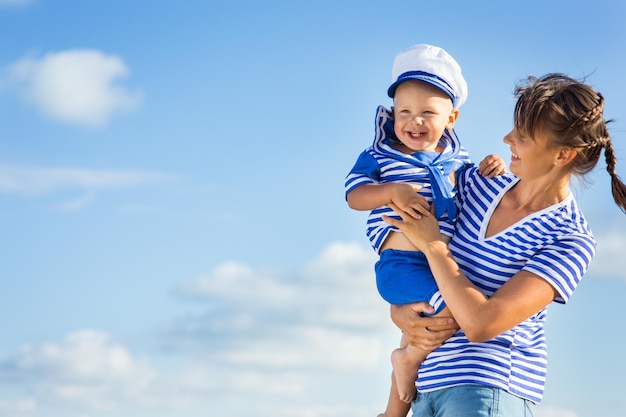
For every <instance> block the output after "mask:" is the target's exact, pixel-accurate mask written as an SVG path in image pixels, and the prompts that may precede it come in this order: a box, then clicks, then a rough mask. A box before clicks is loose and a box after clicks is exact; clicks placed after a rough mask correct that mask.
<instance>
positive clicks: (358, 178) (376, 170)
mask: <svg viewBox="0 0 626 417" xmlns="http://www.w3.org/2000/svg"><path fill="white" fill-rule="evenodd" d="M379 180H380V167H379V166H378V162H377V161H376V158H374V157H373V156H372V155H371V154H370V153H369V152H367V151H363V152H362V153H361V155H359V158H358V159H357V160H356V163H355V164H354V167H352V169H351V170H350V173H349V174H348V176H347V177H346V181H345V192H346V197H347V196H348V193H350V191H352V190H353V189H355V188H356V187H359V186H361V185H363V184H376V183H378V182H379Z"/></svg>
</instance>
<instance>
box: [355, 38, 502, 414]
mask: <svg viewBox="0 0 626 417" xmlns="http://www.w3.org/2000/svg"><path fill="white" fill-rule="evenodd" d="M392 80H393V84H391V86H390V87H389V89H388V92H387V93H388V95H389V97H391V98H393V102H394V105H393V107H392V108H391V111H389V110H387V109H386V108H385V107H383V106H379V107H378V109H377V113H376V120H375V132H376V134H375V138H374V143H373V144H372V146H370V147H369V148H367V149H366V150H365V151H363V152H362V153H361V155H360V156H359V158H358V159H357V161H356V163H355V165H354V167H353V168H352V170H351V171H350V173H349V174H348V176H347V177H346V181H345V189H346V199H347V201H348V205H349V206H350V207H351V208H352V209H355V210H371V212H370V215H369V218H368V221H367V236H368V238H369V239H370V242H371V244H372V247H373V248H374V250H376V252H377V253H379V254H380V258H379V260H378V262H377V263H376V266H375V270H376V285H377V288H378V291H379V293H380V294H381V296H382V297H383V298H384V299H385V300H386V301H388V302H389V303H391V304H396V305H404V304H409V303H414V302H419V301H426V302H428V303H429V304H430V305H431V306H433V307H434V309H435V312H434V313H433V315H439V316H443V317H446V316H447V317H451V316H452V315H451V313H450V312H449V310H448V309H447V308H446V306H445V303H444V302H443V299H442V297H441V295H440V293H439V291H438V289H437V285H436V283H435V280H434V278H433V276H432V274H431V272H430V269H429V267H428V264H427V262H426V259H425V257H424V255H423V254H422V253H421V252H419V251H418V250H417V249H416V248H415V247H414V246H413V245H412V244H411V242H410V241H409V240H408V239H407V238H406V237H405V236H404V235H403V234H402V233H401V232H399V231H398V230H397V229H395V228H393V227H391V226H390V225H389V224H388V223H385V222H384V221H383V220H382V216H383V215H386V216H390V217H396V218H397V216H396V215H395V213H393V211H392V210H391V209H390V208H389V207H387V204H388V203H394V204H395V205H397V206H398V207H401V208H402V209H404V210H405V211H406V210H407V209H409V210H410V211H411V212H412V213H413V214H414V216H415V217H416V218H419V217H421V216H423V215H429V211H428V209H427V208H425V207H424V206H427V205H428V204H430V203H433V204H434V206H435V215H436V217H437V219H438V220H439V225H440V229H441V233H442V234H443V235H444V236H447V239H448V240H449V238H450V236H452V234H453V232H454V221H455V217H456V210H457V207H456V203H455V200H454V196H455V191H456V190H455V175H456V174H457V172H459V171H460V170H462V169H463V168H464V167H465V166H468V165H470V164H471V161H470V158H469V155H468V153H467V151H466V150H465V149H464V148H463V147H462V146H461V144H460V143H459V140H458V138H457V136H456V133H455V132H454V129H453V127H454V124H455V122H456V120H457V117H458V115H459V107H460V106H461V105H462V104H463V103H464V102H465V100H466V98H467V84H466V82H465V79H464V78H463V75H462V73H461V68H460V66H459V65H458V64H457V62H456V61H455V60H454V58H452V57H451V56H450V55H449V54H448V53H447V52H446V51H444V50H443V49H441V48H438V47H435V46H431V45H426V44H419V45H415V46H413V47H411V48H409V49H407V50H405V51H402V52H400V53H399V54H398V55H397V56H396V58H395V60H394V63H393V69H392ZM480 167H481V173H482V174H483V175H485V176H496V175H499V174H500V173H502V172H504V171H505V170H506V168H505V167H504V162H503V161H502V160H501V159H500V158H498V157H496V156H488V157H487V158H485V159H484V160H483V162H481V165H480ZM428 353H430V352H426V351H422V350H421V349H419V348H417V347H414V346H411V345H410V344H409V343H408V340H407V339H406V338H405V337H404V336H403V337H402V341H401V345H400V348H398V349H396V350H394V352H393V353H392V355H391V361H392V365H393V376H394V378H395V381H392V390H391V391H392V395H390V398H389V402H388V405H387V410H386V411H385V414H384V416H386V417H405V416H406V414H407V412H408V409H409V407H410V406H409V404H410V403H411V402H412V401H413V399H414V398H415V394H416V391H415V379H416V376H417V371H418V368H419V366H420V364H421V362H422V361H423V360H424V359H425V358H426V356H427V355H428ZM393 385H395V386H396V387H397V395H394V392H393V391H394V390H393Z"/></svg>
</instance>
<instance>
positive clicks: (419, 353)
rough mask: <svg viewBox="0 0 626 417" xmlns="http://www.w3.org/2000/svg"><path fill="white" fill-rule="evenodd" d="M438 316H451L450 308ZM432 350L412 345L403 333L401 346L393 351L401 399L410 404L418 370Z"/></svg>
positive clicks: (392, 357)
mask: <svg viewBox="0 0 626 417" xmlns="http://www.w3.org/2000/svg"><path fill="white" fill-rule="evenodd" d="M436 316H442V317H451V314H450V310H448V308H447V307H445V308H444V309H443V310H442V311H440V312H439V313H437V314H436ZM430 352H431V351H430V350H422V349H420V348H417V347H415V346H412V345H410V344H409V342H408V339H406V338H405V336H404V335H402V340H401V342H400V348H398V349H396V350H394V351H393V352H392V353H391V364H392V366H393V374H394V376H395V380H396V381H395V382H396V386H397V389H398V396H399V398H400V401H402V402H404V403H408V404H410V403H411V402H412V401H413V400H414V399H415V395H416V390H415V380H416V379H417V371H418V370H419V367H420V365H421V364H422V362H423V361H424V360H425V359H426V356H428V354H430Z"/></svg>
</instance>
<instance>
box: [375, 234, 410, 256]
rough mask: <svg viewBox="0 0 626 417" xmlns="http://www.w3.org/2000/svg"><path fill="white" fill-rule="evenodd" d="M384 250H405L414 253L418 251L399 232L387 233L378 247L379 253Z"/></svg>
mask: <svg viewBox="0 0 626 417" xmlns="http://www.w3.org/2000/svg"><path fill="white" fill-rule="evenodd" d="M385 249H396V250H407V251H415V252H419V250H418V249H417V248H416V247H415V246H414V245H413V244H412V243H411V241H410V240H409V239H407V237H406V236H405V235H404V233H401V232H393V231H392V232H389V235H387V239H385V241H384V242H383V245H382V246H381V247H380V252H382V251H384V250H385Z"/></svg>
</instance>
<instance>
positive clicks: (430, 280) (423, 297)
mask: <svg viewBox="0 0 626 417" xmlns="http://www.w3.org/2000/svg"><path fill="white" fill-rule="evenodd" d="M374 269H375V271H376V287H377V288H378V292H379V293H380V295H381V297H383V299H384V300H385V301H387V302H388V303H389V304H395V305H404V304H411V303H417V302H420V301H426V302H427V303H428V304H430V305H431V306H433V307H434V308H435V313H433V314H436V313H439V312H440V311H441V310H443V308H444V307H445V303H444V302H443V298H442V297H441V294H440V293H439V288H437V283H436V282H435V278H434V277H433V274H432V272H430V267H429V266H428V262H427V261H426V256H424V254H423V253H422V252H412V251H405V250H396V249H386V250H384V251H382V252H381V253H380V259H379V260H378V262H376V265H375V268H374Z"/></svg>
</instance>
